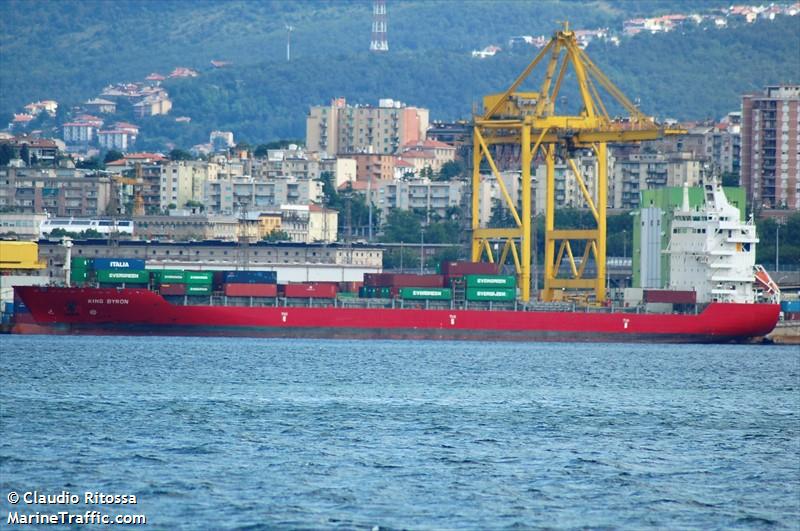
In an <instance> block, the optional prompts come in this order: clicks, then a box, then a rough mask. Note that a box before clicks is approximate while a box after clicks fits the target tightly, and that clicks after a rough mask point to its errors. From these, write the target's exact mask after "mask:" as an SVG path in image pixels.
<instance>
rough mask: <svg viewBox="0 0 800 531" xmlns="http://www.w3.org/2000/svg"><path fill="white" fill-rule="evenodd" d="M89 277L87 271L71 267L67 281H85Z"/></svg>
mask: <svg viewBox="0 0 800 531" xmlns="http://www.w3.org/2000/svg"><path fill="white" fill-rule="evenodd" d="M88 278H89V273H88V272H87V271H86V270H85V269H83V270H81V269H72V270H71V271H70V272H69V281H70V282H86V280H87V279H88Z"/></svg>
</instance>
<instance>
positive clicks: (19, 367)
mask: <svg viewBox="0 0 800 531" xmlns="http://www.w3.org/2000/svg"><path fill="white" fill-rule="evenodd" d="M0 433H2V437H0V492H1V493H2V500H0V519H1V520H2V522H3V525H5V524H6V517H7V514H8V511H9V510H18V511H22V510H27V511H29V512H30V511H31V510H43V509H48V508H47V507H42V506H38V507H36V506H33V507H25V505H24V504H20V505H17V506H11V505H9V503H8V502H7V501H6V494H7V492H9V491H12V490H13V491H18V492H20V493H23V492H25V491H33V490H38V491H40V492H45V493H59V492H61V491H62V490H68V491H70V492H73V493H80V494H82V493H83V492H84V491H103V492H107V493H113V494H135V495H136V496H137V498H138V504H137V505H136V506H134V507H133V508H131V507H128V508H125V507H119V506H111V507H108V506H105V507H100V510H102V511H103V512H106V513H111V514H115V513H126V512H127V513H136V514H145V515H146V516H147V518H148V525H147V528H148V529H197V528H206V529H232V528H251V529H259V528H262V527H263V528H348V529H349V528H374V527H375V526H378V527H380V528H381V529H396V528H412V529H443V528H446V529H454V528H459V529H497V528H509V527H512V528H513V527H517V528H531V527H554V528H577V527H614V528H629V529H640V528H647V527H660V528H678V527H680V528H703V529H729V528H778V529H780V528H786V529H798V525H799V524H798V522H800V351H798V349H796V348H792V347H789V348H786V347H767V346H730V345H725V346H706V345H704V346H693V345H679V346H673V345H659V346H647V345H615V344H599V345H572V344H559V343H554V344H535V343H532V344H516V343H477V342H424V341H407V342H399V341H369V342H359V341H302V340H264V339H196V338H160V337H149V338H125V337H123V338H98V337H19V336H0ZM91 508H94V507H87V506H86V505H79V506H77V507H76V509H79V510H80V511H79V512H84V511H85V510H88V509H91ZM49 509H53V508H52V507H50V508H49ZM55 509H57V510H65V507H63V506H62V507H56V508H55Z"/></svg>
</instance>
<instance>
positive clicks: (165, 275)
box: [153, 269, 186, 284]
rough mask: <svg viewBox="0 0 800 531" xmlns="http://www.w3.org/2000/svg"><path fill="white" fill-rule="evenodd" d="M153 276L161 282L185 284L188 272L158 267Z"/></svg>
mask: <svg viewBox="0 0 800 531" xmlns="http://www.w3.org/2000/svg"><path fill="white" fill-rule="evenodd" d="M153 278H154V279H155V281H156V282H158V283H159V284H183V283H184V282H186V273H185V272H184V271H181V270H180V269H156V270H154V271H153Z"/></svg>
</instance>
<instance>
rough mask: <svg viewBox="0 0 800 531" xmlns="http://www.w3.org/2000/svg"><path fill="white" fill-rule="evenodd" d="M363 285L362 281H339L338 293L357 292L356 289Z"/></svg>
mask: <svg viewBox="0 0 800 531" xmlns="http://www.w3.org/2000/svg"><path fill="white" fill-rule="evenodd" d="M363 285H364V283H363V282H339V293H342V292H350V293H358V290H360V289H361V287H362V286H363Z"/></svg>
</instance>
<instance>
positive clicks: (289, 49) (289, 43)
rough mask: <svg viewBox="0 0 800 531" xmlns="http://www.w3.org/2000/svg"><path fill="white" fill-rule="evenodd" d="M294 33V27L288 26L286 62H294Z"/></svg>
mask: <svg viewBox="0 0 800 531" xmlns="http://www.w3.org/2000/svg"><path fill="white" fill-rule="evenodd" d="M293 31H294V26H291V25H289V24H286V62H287V63H288V62H289V61H291V60H292V32H293Z"/></svg>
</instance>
